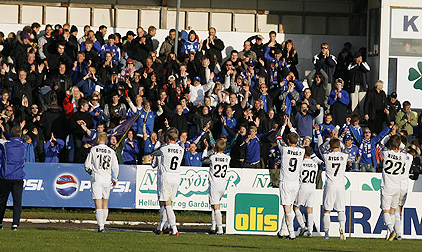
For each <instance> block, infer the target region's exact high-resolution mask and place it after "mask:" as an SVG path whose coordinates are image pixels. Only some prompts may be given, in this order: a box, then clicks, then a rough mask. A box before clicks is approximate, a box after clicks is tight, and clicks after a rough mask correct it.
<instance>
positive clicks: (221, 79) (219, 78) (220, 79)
mask: <svg viewBox="0 0 422 252" xmlns="http://www.w3.org/2000/svg"><path fill="white" fill-rule="evenodd" d="M215 81H216V82H217V81H218V82H223V78H221V77H216V78H215Z"/></svg>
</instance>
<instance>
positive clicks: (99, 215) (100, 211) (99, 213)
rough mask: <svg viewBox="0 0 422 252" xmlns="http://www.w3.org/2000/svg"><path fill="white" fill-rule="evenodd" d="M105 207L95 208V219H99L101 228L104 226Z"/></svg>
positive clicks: (98, 223)
mask: <svg viewBox="0 0 422 252" xmlns="http://www.w3.org/2000/svg"><path fill="white" fill-rule="evenodd" d="M103 216H104V215H103V209H97V210H95V219H97V225H98V228H99V229H103V228H104V217H103Z"/></svg>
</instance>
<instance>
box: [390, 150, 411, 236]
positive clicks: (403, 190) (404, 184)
mask: <svg viewBox="0 0 422 252" xmlns="http://www.w3.org/2000/svg"><path fill="white" fill-rule="evenodd" d="M411 152H414V150H412V149H410V150H409V153H405V154H404V155H405V156H406V157H405V161H404V169H402V170H401V174H400V197H399V205H398V206H397V211H396V212H395V221H394V229H395V230H396V233H397V239H398V240H401V239H402V235H403V220H402V211H403V206H404V203H406V199H407V189H408V186H409V173H410V168H411V167H412V163H413V155H412V154H411Z"/></svg>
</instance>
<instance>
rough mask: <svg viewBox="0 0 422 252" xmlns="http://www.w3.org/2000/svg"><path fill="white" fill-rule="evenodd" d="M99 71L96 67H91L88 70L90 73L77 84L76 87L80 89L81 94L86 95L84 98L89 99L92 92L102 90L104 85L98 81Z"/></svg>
mask: <svg viewBox="0 0 422 252" xmlns="http://www.w3.org/2000/svg"><path fill="white" fill-rule="evenodd" d="M96 73H97V70H96V69H95V67H93V66H90V67H89V68H88V73H87V75H85V77H83V78H82V80H81V81H80V82H79V83H77V84H76V87H78V88H80V90H81V92H82V93H83V94H84V97H89V96H90V95H91V94H92V92H94V91H99V90H101V89H102V88H103V87H104V85H103V84H101V83H100V82H99V81H98V77H97V76H96Z"/></svg>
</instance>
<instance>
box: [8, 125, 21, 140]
mask: <svg viewBox="0 0 422 252" xmlns="http://www.w3.org/2000/svg"><path fill="white" fill-rule="evenodd" d="M10 136H11V137H21V136H22V129H21V127H20V126H14V127H13V128H12V129H11V130H10Z"/></svg>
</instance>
